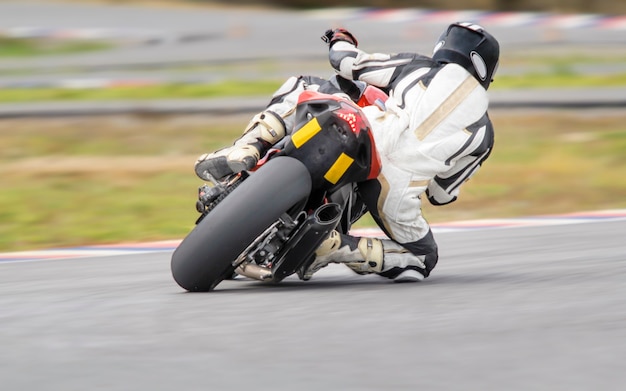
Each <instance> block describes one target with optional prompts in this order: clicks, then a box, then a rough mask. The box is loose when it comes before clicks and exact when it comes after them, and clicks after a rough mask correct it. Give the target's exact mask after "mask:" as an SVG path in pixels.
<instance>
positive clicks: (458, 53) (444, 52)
mask: <svg viewBox="0 0 626 391" xmlns="http://www.w3.org/2000/svg"><path fill="white" fill-rule="evenodd" d="M323 39H324V40H325V41H326V42H327V43H328V44H329V59H330V63H331V65H332V67H333V68H334V69H335V71H336V73H337V75H338V76H339V77H335V78H333V79H331V81H324V80H323V79H319V78H311V77H300V78H290V79H289V80H288V81H287V82H286V83H285V84H284V85H283V86H282V87H281V88H280V89H279V90H278V91H277V92H276V93H275V94H274V96H273V99H272V100H271V102H270V104H269V105H268V106H267V108H266V109H265V110H264V111H263V112H261V113H260V114H258V115H256V116H255V117H254V118H253V119H252V121H251V122H250V124H249V125H248V127H247V128H246V131H245V132H244V135H243V136H242V137H241V138H240V139H238V140H237V141H236V142H235V143H234V145H233V146H231V147H229V148H226V149H223V150H220V151H217V152H215V153H212V154H205V155H202V156H200V158H199V159H198V161H197V162H196V166H195V168H196V173H197V174H198V176H200V177H201V178H203V179H208V177H207V175H206V173H207V172H208V173H210V174H212V175H213V176H214V177H218V178H221V177H223V176H226V175H228V174H231V173H232V172H238V171H241V170H244V169H250V168H252V167H253V166H254V164H256V162H257V161H258V159H259V157H260V155H262V154H263V153H264V152H265V151H267V149H269V147H271V146H272V145H274V144H275V143H277V142H278V141H280V140H281V139H282V138H283V137H285V135H287V134H289V133H290V131H291V130H292V128H293V117H294V116H293V115H291V114H293V109H294V108H295V106H296V102H297V97H298V95H299V94H300V93H301V92H302V91H304V90H306V89H313V90H319V91H320V92H328V93H336V94H342V93H345V92H346V91H351V92H352V93H351V94H350V93H348V94H346V95H347V97H350V98H351V99H352V100H356V99H355V98H358V95H359V93H358V92H357V93H354V91H360V92H362V91H363V90H364V85H363V84H362V83H361V82H365V83H367V84H369V85H373V86H376V87H379V88H381V89H383V90H384V91H386V92H388V93H389V99H388V100H387V101H386V102H385V104H384V105H381V104H380V102H379V104H377V105H372V106H368V107H365V108H363V112H364V114H365V115H366V117H367V118H368V120H369V122H370V124H371V126H372V133H373V135H374V138H375V141H376V146H377V149H378V151H379V154H380V157H381V161H382V172H381V174H380V175H379V176H378V178H377V179H375V180H370V181H367V182H363V183H360V184H358V193H359V196H360V197H361V199H362V201H363V202H364V203H365V205H366V206H367V210H368V211H369V212H370V214H371V215H372V217H373V218H374V220H375V221H376V223H377V224H378V225H379V226H380V228H381V229H382V230H383V232H384V233H385V234H386V235H387V236H388V237H389V239H374V238H359V237H353V236H350V235H347V234H345V233H339V232H337V231H333V232H332V233H331V235H330V236H329V237H328V238H327V239H326V240H325V241H324V242H323V243H322V245H321V246H320V248H319V249H318V250H317V251H316V257H315V260H314V262H313V264H312V265H311V266H310V267H309V268H308V269H307V270H303V271H301V272H300V273H299V275H300V278H302V279H305V280H307V279H309V278H311V276H312V275H313V273H315V272H316V271H317V270H319V269H321V268H322V267H324V266H326V265H327V264H328V263H344V264H346V265H347V266H349V267H350V268H351V269H352V270H354V271H355V272H357V273H359V274H366V273H377V274H379V275H382V276H384V277H388V278H391V279H393V280H394V281H398V282H403V281H420V280H422V279H424V278H425V277H428V275H429V274H430V272H431V270H432V269H433V268H434V267H435V265H436V263H437V260H438V249H437V244H436V242H435V239H434V237H433V234H432V231H431V229H430V226H429V225H428V223H427V221H426V220H425V219H424V217H423V216H422V213H421V195H422V194H425V195H426V197H427V198H428V200H429V202H430V203H431V204H433V205H445V204H449V203H451V202H454V201H455V200H456V199H457V196H458V195H459V191H460V186H461V185H462V184H463V183H465V182H466V181H467V180H468V179H469V178H470V177H471V176H472V175H474V174H475V173H476V171H477V170H478V169H479V167H480V166H481V165H482V163H483V162H484V161H485V159H487V158H488V156H489V154H490V153H491V150H492V147H493V142H494V132H493V126H492V123H491V120H490V119H489V116H488V114H487V108H488V104H489V101H488V96H487V92H486V90H487V88H488V87H489V85H490V83H491V81H492V78H493V76H494V74H495V72H496V70H497V66H498V59H499V44H498V42H497V40H496V39H495V38H494V37H493V36H492V35H491V34H489V33H488V32H486V31H485V29H483V28H482V27H481V26H479V25H476V24H472V23H453V24H451V25H450V26H448V27H447V28H446V30H445V31H444V32H443V34H442V35H441V37H440V38H439V40H438V41H437V43H436V45H435V48H434V52H433V55H432V57H427V56H424V55H420V54H416V53H399V54H382V53H375V54H368V53H366V52H364V51H362V50H360V49H358V48H357V45H358V43H357V40H356V38H355V37H354V35H352V34H351V33H350V32H348V31H347V30H344V29H335V30H328V31H327V32H326V33H325V35H324V37H323ZM344 79H349V80H354V81H355V82H354V84H352V83H347V82H346V80H344ZM355 86H356V90H355V88H354V87H355Z"/></svg>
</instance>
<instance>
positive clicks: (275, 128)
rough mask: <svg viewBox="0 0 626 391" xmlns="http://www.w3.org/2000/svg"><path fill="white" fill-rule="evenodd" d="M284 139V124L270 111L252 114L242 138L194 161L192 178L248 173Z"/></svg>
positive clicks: (205, 178) (220, 177)
mask: <svg viewBox="0 0 626 391" xmlns="http://www.w3.org/2000/svg"><path fill="white" fill-rule="evenodd" d="M283 137H285V122H284V121H283V119H282V118H281V117H280V116H279V115H278V114H276V113H274V112H272V111H267V110H266V111H263V112H261V113H259V114H257V115H255V116H254V117H253V118H252V120H251V121H250V123H249V124H248V126H247V127H246V129H245V130H244V133H243V135H242V136H241V137H240V138H239V139H237V140H236V141H235V142H234V143H233V145H232V146H230V147H227V148H223V149H220V150H218V151H216V152H213V153H210V154H204V155H202V156H200V157H199V158H198V160H197V161H196V164H195V171H196V175H198V176H199V177H200V178H202V179H204V180H207V181H211V180H212V179H218V180H219V179H222V178H224V177H225V176H227V175H230V174H233V173H237V172H241V171H244V170H251V169H252V168H254V166H256V164H257V162H258V161H259V159H260V158H261V156H262V155H264V154H265V153H266V152H267V151H268V150H269V149H270V147H271V146H272V145H274V144H276V143H277V142H278V141H280V140H281V139H282V138H283Z"/></svg>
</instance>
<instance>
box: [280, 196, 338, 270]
mask: <svg viewBox="0 0 626 391" xmlns="http://www.w3.org/2000/svg"><path fill="white" fill-rule="evenodd" d="M341 212H342V209H341V207H340V206H339V204H335V203H328V204H324V205H322V206H320V207H319V208H317V210H316V211H315V212H314V213H313V214H312V215H311V216H309V217H308V218H307V219H306V220H305V221H304V223H303V225H302V227H300V229H299V230H298V232H297V233H296V234H295V235H294V236H293V237H292V238H291V239H290V240H289V242H287V243H286V244H285V246H284V247H283V249H281V253H282V255H281V256H279V257H278V258H279V259H281V258H283V257H284V259H283V260H282V261H281V262H280V263H279V264H277V265H275V266H274V267H273V268H272V275H273V280H274V281H275V282H278V281H281V280H282V279H284V278H285V277H287V276H290V275H291V274H293V273H295V272H296V270H298V269H299V268H300V267H302V266H304V265H308V264H309V263H310V262H311V261H312V260H313V256H314V253H315V250H317V248H318V247H319V245H320V244H321V243H322V242H323V241H324V239H326V238H327V237H328V234H329V233H330V231H332V230H333V229H335V228H336V227H337V225H338V224H339V220H340V219H341Z"/></svg>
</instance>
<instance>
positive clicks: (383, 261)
mask: <svg viewBox="0 0 626 391" xmlns="http://www.w3.org/2000/svg"><path fill="white" fill-rule="evenodd" d="M424 259H425V256H418V255H414V254H412V253H411V252H410V251H409V250H407V249H405V248H404V247H402V246H401V245H400V244H398V243H396V242H394V241H392V240H389V239H376V238H358V237H354V236H349V235H343V234H340V233H339V232H337V231H332V232H331V233H330V235H329V236H328V238H327V239H325V240H324V242H322V244H321V245H320V246H319V248H318V249H317V250H316V251H315V259H314V261H313V262H312V263H311V265H310V266H309V267H308V268H307V269H306V270H301V271H299V272H298V276H299V277H300V279H302V280H305V281H306V280H309V279H311V277H312V276H313V274H314V273H316V272H317V271H319V270H320V269H322V268H323V267H326V266H327V265H328V264H329V263H343V264H345V265H346V266H348V267H349V268H350V269H352V270H353V271H354V272H356V273H357V274H371V273H376V274H379V275H381V276H383V277H387V278H391V279H393V280H394V281H395V282H414V281H421V280H423V279H424V278H425V277H426V276H427V275H428V272H427V271H426V269H427V268H426V265H425V264H424Z"/></svg>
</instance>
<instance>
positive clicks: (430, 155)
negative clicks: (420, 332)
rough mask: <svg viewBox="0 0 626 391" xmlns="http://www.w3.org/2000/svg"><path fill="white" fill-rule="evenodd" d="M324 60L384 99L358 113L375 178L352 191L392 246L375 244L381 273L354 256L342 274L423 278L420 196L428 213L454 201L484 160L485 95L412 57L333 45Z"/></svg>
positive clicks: (460, 71) (459, 74)
mask: <svg viewBox="0 0 626 391" xmlns="http://www.w3.org/2000/svg"><path fill="white" fill-rule="evenodd" d="M329 58H330V62H331V65H332V66H333V68H334V69H335V71H336V72H337V74H338V75H340V76H342V77H344V78H347V79H353V80H359V81H363V82H366V83H368V84H370V85H374V86H377V87H379V88H382V89H384V90H386V91H388V92H389V95H390V98H389V99H388V100H387V102H386V105H385V106H386V108H385V110H380V109H379V108H378V107H376V106H370V107H365V108H364V109H363V111H364V112H365V114H366V116H367V118H368V119H369V121H370V124H371V126H372V132H373V134H374V139H375V141H376V147H377V149H378V151H379V153H380V157H381V162H382V172H381V174H380V175H379V177H378V178H377V179H376V180H373V181H369V182H367V183H364V184H360V185H359V190H360V194H361V196H362V197H363V199H364V201H365V203H366V205H367V206H368V210H369V211H370V213H371V214H372V216H373V217H374V219H375V220H376V222H377V223H378V224H379V226H380V227H381V228H382V229H383V231H384V232H385V233H386V234H387V236H389V238H391V239H392V241H393V242H392V241H383V242H382V244H383V248H384V252H383V259H384V261H383V265H380V262H378V264H376V262H374V263H371V265H373V266H368V262H367V261H368V257H369V258H370V259H371V258H377V257H376V256H371V255H369V254H366V251H363V250H361V252H360V253H361V254H360V255H361V257H362V258H365V261H366V262H361V263H360V265H361V266H359V263H356V264H355V263H352V264H349V266H350V267H351V268H353V269H354V270H355V271H357V272H359V270H360V271H362V272H375V273H378V274H381V275H384V276H386V277H390V278H398V277H399V275H400V274H401V273H403V271H406V270H407V269H412V270H415V271H417V272H419V273H420V274H421V275H422V278H423V277H427V276H428V275H429V274H430V271H431V270H432V269H433V268H434V267H435V264H436V263H437V260H438V252H437V245H436V242H435V240H434V237H433V234H432V231H431V230H430V227H429V224H428V223H427V221H426V220H425V219H424V217H423V216H422V212H421V202H422V198H421V196H422V194H426V196H427V198H428V200H429V201H430V202H431V203H432V204H433V205H445V204H448V203H451V202H453V201H455V200H456V199H457V197H458V195H459V191H460V186H461V185H462V184H463V183H465V182H466V181H467V180H468V179H469V178H470V177H471V176H472V175H474V174H475V173H476V171H477V170H478V169H479V167H480V166H481V164H482V163H483V162H484V161H485V159H487V157H488V156H489V154H490V153H491V150H492V147H493V143H494V132H493V126H492V123H491V120H490V119H489V116H488V114H487V108H488V104H489V100H488V95H487V91H486V90H485V89H484V88H483V87H482V86H481V85H480V84H479V82H478V81H477V80H476V79H475V78H474V77H473V76H472V75H471V74H470V73H469V72H467V71H466V70H465V68H463V67H461V66H460V65H457V64H453V63H450V64H441V63H438V62H435V61H433V60H432V59H431V58H429V57H426V56H421V55H418V54H414V53H401V54H394V55H390V54H380V53H379V54H368V53H366V52H364V51H362V50H360V49H357V48H356V46H355V45H354V44H352V43H349V42H345V41H340V42H336V43H335V44H333V45H331V48H330V52H329ZM362 241H364V240H363V239H362ZM398 244H400V245H401V247H400V246H398ZM351 247H352V248H354V247H355V246H354V244H353V245H352V246H351ZM370 247H371V246H370ZM374 247H375V246H374ZM403 250H404V251H403ZM406 250H408V251H406ZM346 253H347V252H346ZM352 253H353V254H354V251H353V252H352ZM358 255H359V254H357V256H356V257H355V258H358ZM331 257H332V255H331ZM346 258H349V256H347V255H346ZM378 258H379V257H378ZM418 279H419V278H418Z"/></svg>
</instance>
